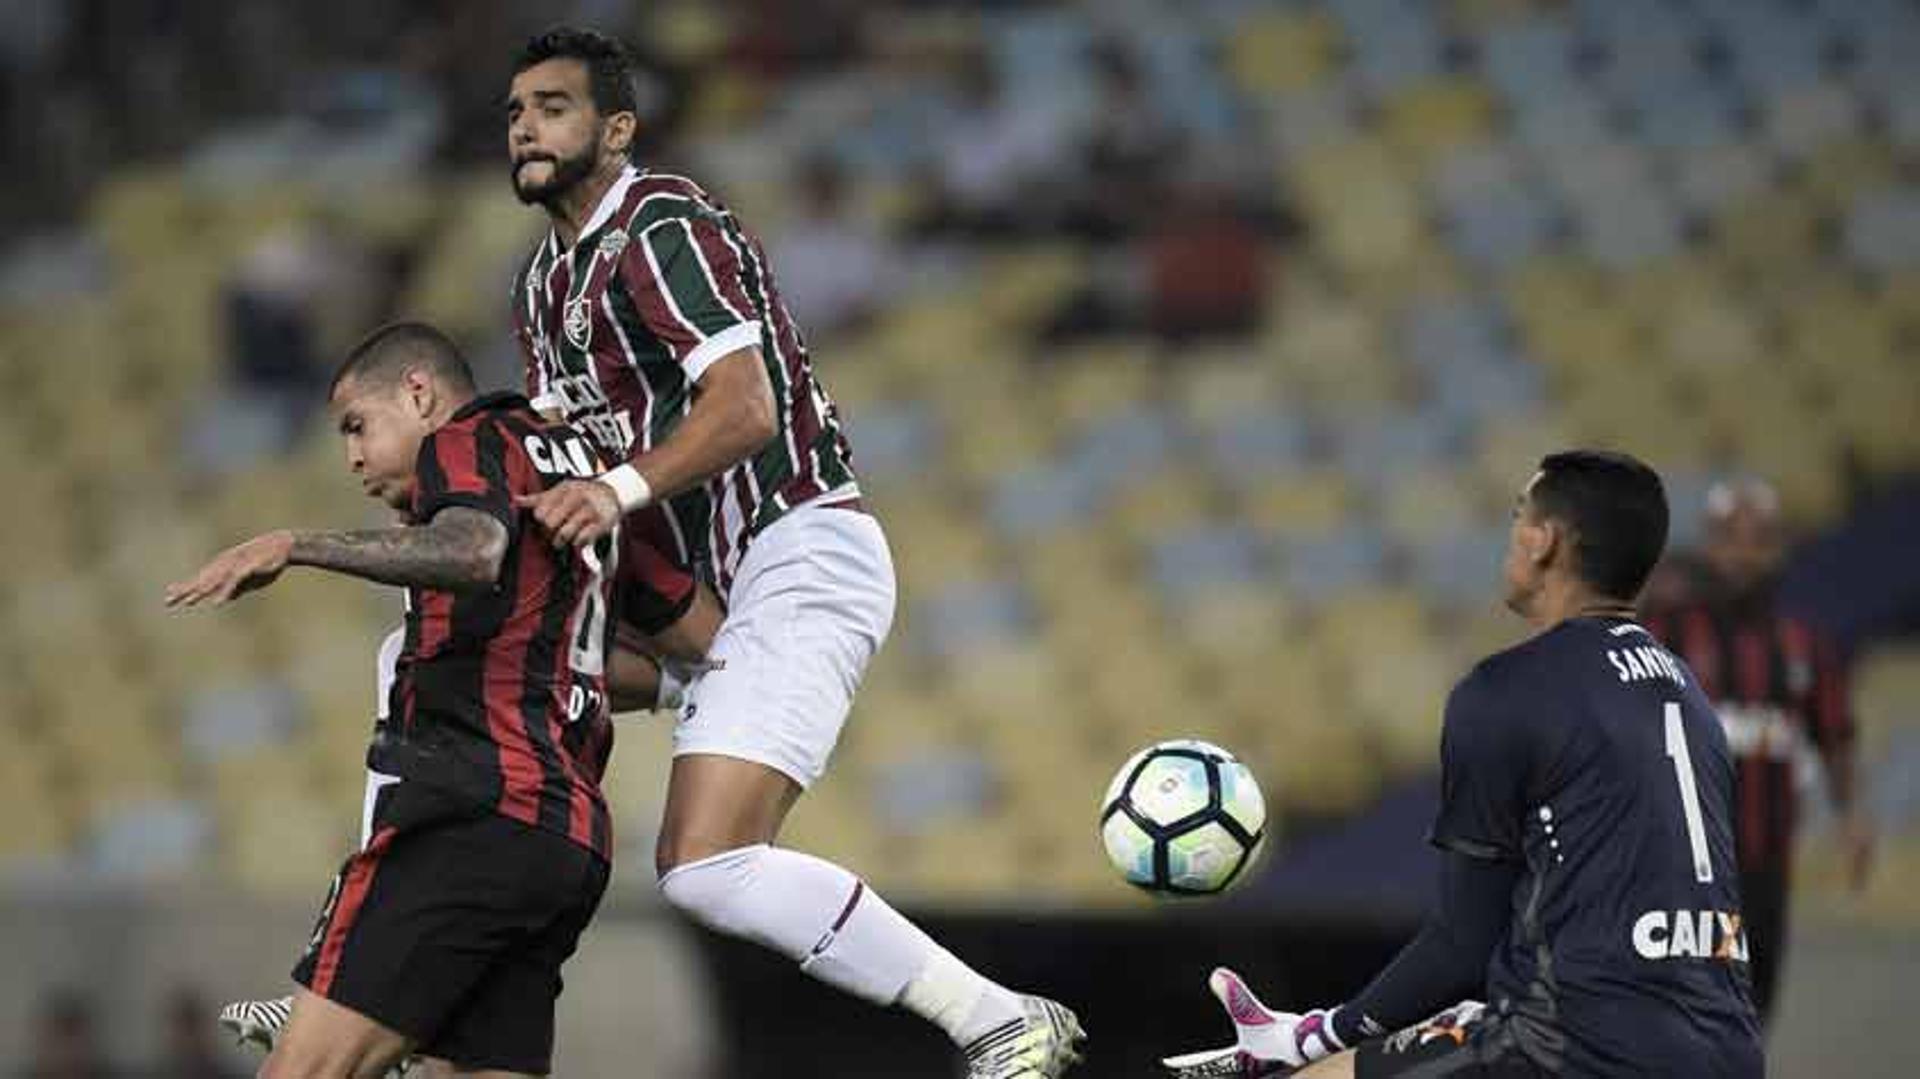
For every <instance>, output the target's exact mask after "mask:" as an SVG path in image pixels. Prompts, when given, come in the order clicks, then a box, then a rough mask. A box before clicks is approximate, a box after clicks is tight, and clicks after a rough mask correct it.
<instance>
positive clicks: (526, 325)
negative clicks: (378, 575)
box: [512, 167, 855, 592]
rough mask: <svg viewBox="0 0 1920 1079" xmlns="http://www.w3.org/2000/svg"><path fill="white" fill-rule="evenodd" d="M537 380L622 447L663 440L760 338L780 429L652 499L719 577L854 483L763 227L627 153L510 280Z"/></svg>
mask: <svg viewBox="0 0 1920 1079" xmlns="http://www.w3.org/2000/svg"><path fill="white" fill-rule="evenodd" d="M512 307H513V319H514V329H515V336H516V338H517V339H518V341H519V343H520V347H521V352H522V354H523V357H524V358H525V361H526V374H527V387H528V393H529V394H530V395H532V397H533V399H534V402H535V406H536V407H538V408H540V409H541V410H542V411H547V412H555V411H557V412H558V413H559V415H561V416H562V417H563V418H565V419H566V420H567V422H569V423H572V424H573V425H574V426H576V427H578V428H579V429H580V430H582V431H585V432H586V433H587V434H588V435H589V436H590V437H592V438H593V439H594V441H595V443H597V444H598V446H599V447H600V449H601V451H602V452H603V453H604V454H605V455H606V456H607V457H608V459H609V460H612V461H616V462H617V461H623V460H627V459H629V458H631V457H633V456H635V455H636V454H638V453H642V452H645V451H646V450H649V449H651V448H653V447H654V446H655V445H657V444H659V443H660V442H661V441H662V440H663V439H665V438H666V437H667V435H668V434H670V433H671V432H672V431H673V429H674V427H675V426H676V425H677V424H678V423H679V422H680V419H681V417H683V416H684V415H686V413H687V411H688V410H689V409H690V408H691V407H692V404H693V392H692V391H693V386H694V384H695V383H697V382H698V381H699V379H700V376H701V375H702V374H703V373H705V371H706V370H707V368H708V367H709V366H711V365H712V364H713V363H714V362H715V361H717V360H719V359H721V358H722V357H724V356H727V355H729V354H731V353H733V352H737V351H739V350H740V349H743V348H748V347H756V348H758V349H759V350H760V356H761V359H762V360H763V362H764V363H765V364H766V369H767V380H768V382H769V384H770V385H771V386H772V388H773V394H774V399H775V403H776V409H775V411H776V413H777V415H778V417H779V423H780V433H779V434H778V435H777V436H776V437H775V438H774V439H773V440H772V441H770V442H769V443H768V444H767V445H766V446H765V447H764V448H762V449H761V450H760V451H759V452H757V453H756V454H754V455H753V456H752V457H750V458H748V459H747V460H745V461H743V462H741V463H740V464H739V465H736V466H735V467H733V468H730V469H728V470H726V471H725V472H723V473H721V474H720V475H717V476H715V477H714V478H713V479H712V480H710V481H709V482H707V483H705V484H702V485H701V486H699V487H697V488H694V489H692V490H689V491H685V492H682V493H681V494H679V495H677V496H675V497H674V498H672V499H669V500H667V502H666V503H665V504H664V506H663V507H661V508H660V509H659V510H658V511H651V510H650V511H647V512H648V513H654V512H658V513H660V514H662V515H663V516H664V523H665V526H666V531H668V532H669V533H670V534H671V535H672V537H673V540H674V542H675V544H676V546H677V547H678V551H677V554H678V556H679V557H680V558H681V560H682V561H683V562H684V563H685V564H688V565H692V564H695V563H700V562H705V563H709V564H711V566H712V567H713V572H714V576H715V578H716V579H717V580H718V581H719V583H720V585H721V589H722V591H723V592H724V591H725V589H726V587H727V585H728V583H729V582H730V581H731V579H732V575H733V572H734V570H735V569H736V568H737V567H738V566H739V563H740V558H741V556H742V554H743V552H744V551H745V549H746V546H747V544H748V543H749V542H750V541H751V540H752V538H753V537H754V536H755V535H757V534H758V533H759V532H760V530H761V529H763V528H765V527H766V526H767V525H769V524H771V523H772V522H773V521H774V520H776V519H778V518H779V517H780V516H781V515H782V514H784V513H785V512H786V511H787V510H789V509H791V508H792V507H794V506H797V505H800V504H802V503H805V502H808V501H811V500H813V499H815V498H818V497H820V496H822V495H824V494H828V493H830V492H833V493H840V492H845V493H853V490H854V484H855V479H854V473H853V464H852V455H851V451H850V450H849V448H848V445H847V440H846V438H845V436H844V434H843V433H842V431H841V427H840V421H839V417H838V414H837V412H836V410H835V408H834V405H833V402H832V401H831V400H830V399H829V398H828V396H827V392H826V390H825V388H824V387H822V386H821V384H820V381H819V379H818V378H816V377H815V375H814V370H813V363H812V361H811V359H810V358H809V356H808V353H807V348H806V344H805V343H804V342H803V341H802V339H801V336H800V330H799V327H798V326H796V325H795V324H794V321H793V317H792V316H791V315H790V314H789V313H788V311H787V308H786V305H785V304H784V303H783V302H782V301H781V299H780V292H779V289H778V287H777V286H776V285H775V284H774V277H773V271H772V268H771V267H770V266H769V264H768V262H767V257H766V253H765V252H764V251H763V250H762V249H761V246H760V242H759V241H758V240H756V239H755V238H754V237H753V236H751V235H749V234H748V233H747V231H746V230H745V229H744V228H743V227H742V226H741V224H740V221H739V220H738V219H737V218H735V217H734V215H733V213H732V211H730V210H728V209H727V208H726V207H725V206H724V205H722V204H721V203H720V202H719V201H718V200H716V199H715V198H714V197H713V196H711V195H709V194H708V193H707V192H706V191H704V190H702V189H701V188H700V186H699V185H697V184H695V183H694V182H693V181H691V180H688V179H685V178H684V177H679V176H669V175H664V174H661V173H656V172H653V171H651V170H642V169H635V168H631V167H629V168H628V169H627V171H626V172H625V173H623V174H622V175H621V177H620V179H619V180H618V181H617V182H616V183H615V184H614V185H613V187H611V188H610V189H609V190H608V191H607V194H606V196H605V197H604V198H603V199H602V200H601V203H600V205H599V207H598V208H597V209H596V210H595V211H594V213H593V215H592V216H591V217H590V218H589V219H588V221H587V223H586V227H585V228H583V229H582V230H581V232H580V236H579V238H578V240H577V241H576V242H575V243H574V244H573V246H572V247H571V248H566V247H562V246H561V244H560V239H559V236H558V234H557V233H549V234H548V236H547V238H546V240H545V241H544V242H542V243H541V244H540V246H539V247H538V248H537V249H536V250H535V251H534V253H533V256H532V258H530V259H529V260H528V262H527V264H526V266H525V267H524V268H523V269H522V270H521V271H520V274H519V276H518V277H517V278H515V281H514V287H513V304H512Z"/></svg>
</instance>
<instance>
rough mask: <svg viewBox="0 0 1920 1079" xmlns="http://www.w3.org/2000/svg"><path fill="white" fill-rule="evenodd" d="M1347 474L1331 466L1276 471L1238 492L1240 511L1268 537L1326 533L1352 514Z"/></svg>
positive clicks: (1321, 534)
mask: <svg viewBox="0 0 1920 1079" xmlns="http://www.w3.org/2000/svg"><path fill="white" fill-rule="evenodd" d="M1354 500H1355V494H1354V490H1353V485H1352V483H1351V481H1350V479H1349V477H1348V476H1347V475H1346V474H1345V473H1343V472H1341V471H1339V470H1337V469H1333V468H1324V467H1323V468H1306V469H1293V470H1288V471H1285V472H1277V473H1274V474H1272V475H1270V476H1268V477H1266V480H1265V482H1263V483H1261V484H1259V485H1258V486H1254V487H1250V488H1248V489H1246V490H1245V492H1244V494H1243V495H1242V501H1241V507H1240V511H1239V512H1240V513H1241V514H1242V515H1243V516H1244V517H1245V519H1247V520H1249V521H1251V522H1252V523H1253V524H1254V525H1255V527H1257V528H1259V529H1260V530H1261V531H1263V532H1265V533H1266V534H1267V535H1269V536H1273V537H1276V538H1286V537H1293V536H1324V535H1330V534H1332V533H1334V532H1336V531H1338V530H1339V529H1341V528H1342V527H1344V526H1345V525H1346V523H1347V522H1348V521H1349V520H1350V519H1351V517H1352V516H1353V513H1354Z"/></svg>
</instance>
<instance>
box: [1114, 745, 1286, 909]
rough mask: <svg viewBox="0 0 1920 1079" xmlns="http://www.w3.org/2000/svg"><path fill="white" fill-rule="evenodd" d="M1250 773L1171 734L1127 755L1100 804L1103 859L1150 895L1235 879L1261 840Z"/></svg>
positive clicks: (1258, 803)
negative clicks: (1130, 755) (1104, 851)
mask: <svg viewBox="0 0 1920 1079" xmlns="http://www.w3.org/2000/svg"><path fill="white" fill-rule="evenodd" d="M1266 830H1267V804H1266V800H1265V799H1264V798H1262V797H1261V795H1260V785H1259V784H1258V783H1256V782H1254V778H1253V773H1252V772H1250V771H1248V769H1247V766H1246V765H1244V764H1242V763H1240V761H1239V760H1238V759H1236V758H1235V757H1234V755H1233V754H1231V753H1228V752H1227V751H1226V750H1224V749H1221V748H1220V747H1219V746H1216V745H1213V744H1211V743H1208V742H1201V741H1196V740H1193V739H1178V740H1175V741H1171V742H1159V743H1156V744H1154V745H1151V746H1148V747H1147V748H1145V749H1143V750H1141V751H1140V752H1138V753H1135V754H1134V755H1133V756H1132V757H1129V758H1128V759H1127V763H1125V764H1123V765H1121V766H1120V771H1119V773H1118V774H1116V775H1115V776H1114V777H1113V782H1112V783H1111V784H1109V785H1108V787H1107V796H1106V799H1105V800H1104V801H1103V802H1102V803H1101V806H1100V838H1101V841H1102V842H1103V843H1105V845H1106V848H1107V858H1108V859H1109V860H1111V861H1112V862H1113V866H1114V868H1115V869H1118V870H1119V871H1120V875H1121V876H1123V877H1125V878H1126V881H1127V883H1128V884H1131V885H1134V886H1135V887H1138V888H1143V889H1145V890H1147V891H1149V892H1153V893H1155V894H1157V895H1183V896H1187V895H1216V894H1218V893H1220V892H1223V891H1225V890H1226V889H1227V888H1228V887H1230V886H1232V884H1233V883H1234V881H1236V880H1238V879H1240V877H1241V871H1242V870H1244V869H1246V868H1247V866H1248V865H1249V864H1251V863H1252V862H1253V860H1254V858H1255V856H1256V855H1258V854H1259V851H1260V844H1261V842H1262V841H1263V840H1264V839H1265V838H1266Z"/></svg>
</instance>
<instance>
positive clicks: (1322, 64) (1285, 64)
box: [1226, 11, 1340, 94]
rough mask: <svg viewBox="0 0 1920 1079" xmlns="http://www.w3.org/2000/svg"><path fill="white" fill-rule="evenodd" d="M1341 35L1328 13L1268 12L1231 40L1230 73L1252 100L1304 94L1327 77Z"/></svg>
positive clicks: (1254, 18)
mask: <svg viewBox="0 0 1920 1079" xmlns="http://www.w3.org/2000/svg"><path fill="white" fill-rule="evenodd" d="M1339 44H1340V29H1339V27H1338V26H1336V25H1335V24H1334V21H1333V19H1332V18H1331V17H1330V16H1329V15H1328V14H1327V13H1326V12H1324V11H1266V12H1259V13H1256V14H1252V15H1249V16H1248V17H1247V18H1246V20H1245V21H1244V22H1243V23H1241V25H1240V26H1239V27H1238V28H1237V29H1236V30H1235V32H1234V33H1233V34H1232V35H1231V36H1230V37H1229V39H1228V43H1227V60H1226V66H1227V70H1228V71H1229V72H1231V73H1232V75H1233V80H1234V82H1235V84H1236V85H1238V86H1240V87H1242V88H1243V89H1245V90H1246V91H1247V92H1249V93H1253V94H1279V93H1286V92H1289V91H1294V90H1304V89H1306V88H1307V87H1310V86H1313V85H1315V84H1316V83H1318V82H1319V81H1320V80H1321V79H1322V78H1324V77H1325V76H1326V74H1327V73H1328V71H1329V70H1330V69H1331V68H1332V66H1333V63H1334V60H1335V57H1336V55H1337V49H1338V47H1339Z"/></svg>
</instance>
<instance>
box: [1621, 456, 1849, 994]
mask: <svg viewBox="0 0 1920 1079" xmlns="http://www.w3.org/2000/svg"><path fill="white" fill-rule="evenodd" d="M1706 511H1707V543H1706V547H1705V551H1704V553H1705V555H1706V562H1707V570H1708V574H1707V576H1708V579H1707V580H1706V581H1704V582H1703V588H1702V592H1703V594H1702V595H1700V596H1698V597H1696V598H1694V599H1691V600H1688V601H1686V602H1683V603H1680V604H1677V605H1675V606H1673V607H1671V608H1670V609H1667V610H1662V611H1657V612H1655V613H1654V614H1653V615H1652V616H1651V617H1649V619H1648V621H1647V628H1648V629H1650V630H1652V631H1653V632H1654V635H1655V636H1658V637H1659V638H1660V639H1661V640H1662V641H1664V642H1665V643H1666V644H1667V645H1668V646H1669V647H1671V648H1672V649H1673V650H1674V651H1675V652H1676V653H1678V654H1679V655H1680V656H1681V657H1682V658H1684V659H1685V660H1686V661H1687V666H1689V667H1691V668H1693V671H1694V673H1695V674H1696V675H1697V676H1698V677H1699V679H1700V685H1701V687H1702V688H1703V689H1705V690H1706V692H1707V695H1708V696H1709V697H1711V698H1712V699H1713V705H1714V710H1715V711H1716V712H1717V713H1718V714H1719V716H1720V723H1721V725H1722V726H1724V727H1725V728H1726V732H1727V744H1728V745H1729V746H1730V747H1732V749H1733V755H1734V760H1735V762H1736V765H1737V767H1738V771H1737V772H1736V773H1735V780H1736V782H1735V784H1734V791H1735V798H1734V807H1735V810H1736V813H1737V824H1738V826H1737V827H1736V828H1735V830H1734V837H1735V839H1736V840H1737V841H1738V843H1737V846H1738V848H1739V852H1740V896H1741V899H1742V900H1743V901H1744V903H1745V907H1746V918H1747V923H1746V924H1747V933H1748V935H1749V936H1750V937H1751V938H1752V941H1753V998H1754V1005H1755V1007H1756V1008H1758V1009H1759V1012H1760V1019H1761V1021H1762V1022H1763V1023H1764V1022H1766V1021H1767V1020H1768V1019H1769V1018H1770V1017H1771V1016H1772V1014H1773V1001H1774V994H1775V990H1776V988H1777V986H1778V984H1779V978H1780V965H1781V959H1782V957H1783V954H1784V953H1785V950H1786V931H1787V899H1788V896H1789V895H1790V894H1791V888H1790V883H1791V880H1792V869H1793V842H1794V835H1795V829H1796V824H1797V820H1798V817H1799V792H1798V779H1799V777H1798V775H1797V774H1796V773H1798V772H1799V771H1801V769H1802V768H1803V767H1806V768H1819V769H1823V770H1824V771H1825V773H1826V778H1827V790H1828V793H1829V795H1830V796H1831V797H1832V799H1833V803H1834V806H1835V808H1836V809H1837V810H1838V817H1839V824H1840V827H1839V829H1838V834H1837V835H1836V837H1835V838H1837V839H1838V840H1839V841H1840V843H1841V844H1842V845H1843V847H1844V849H1845V854H1846V860H1847V862H1848V868H1849V870H1850V872H1851V874H1852V877H1853V884H1854V886H1855V887H1856V888H1857V887H1860V886H1862V885H1864V884H1865V882H1866V874H1867V870H1868V867H1869V865H1870V863H1871V861H1872V855H1873V829H1872V826H1871V825H1870V823H1869V822H1868V820H1867V815H1866V813H1865V811H1864V807H1863V806H1862V804H1861V799H1860V798H1859V797H1858V794H1857V790H1856V787H1857V784H1856V782H1855V778H1854V756H1855V741H1854V729H1853V714H1852V711H1851V709H1850V708H1849V706H1848V701H1847V673H1846V669H1845V667H1844V665H1843V664H1842V662H1841V660H1840V656H1839V649H1838V648H1836V647H1835V645H1834V643H1833V641H1832V640H1831V639H1829V638H1828V636H1827V635H1826V634H1825V633H1823V632H1821V631H1820V630H1819V629H1817V628H1815V627H1814V626H1812V625H1809V624H1808V623H1807V622H1805V621H1803V620H1801V619H1799V618H1796V617H1794V616H1792V615H1790V614H1787V613H1785V612H1783V611H1781V610H1779V609H1778V607H1776V606H1775V604H1774V583H1775V580H1776V579H1777V576H1778V574H1779V571H1780V565H1781V562H1782V561H1783V560H1784V558H1785V556H1786V545H1785V537H1784V535H1783V528H1782V525H1781V521H1780V498H1779V496H1778V495H1777V494H1776V493H1775V492H1774V490H1773V488H1772V486H1771V485H1769V484H1766V483H1764V482H1761V481H1758V480H1734V481H1728V482H1723V483H1717V484H1715V485H1714V486H1713V489H1712V490H1711V491H1709V492H1708V496H1707V506H1706ZM1816 761H1817V763H1815V762H1816Z"/></svg>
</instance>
